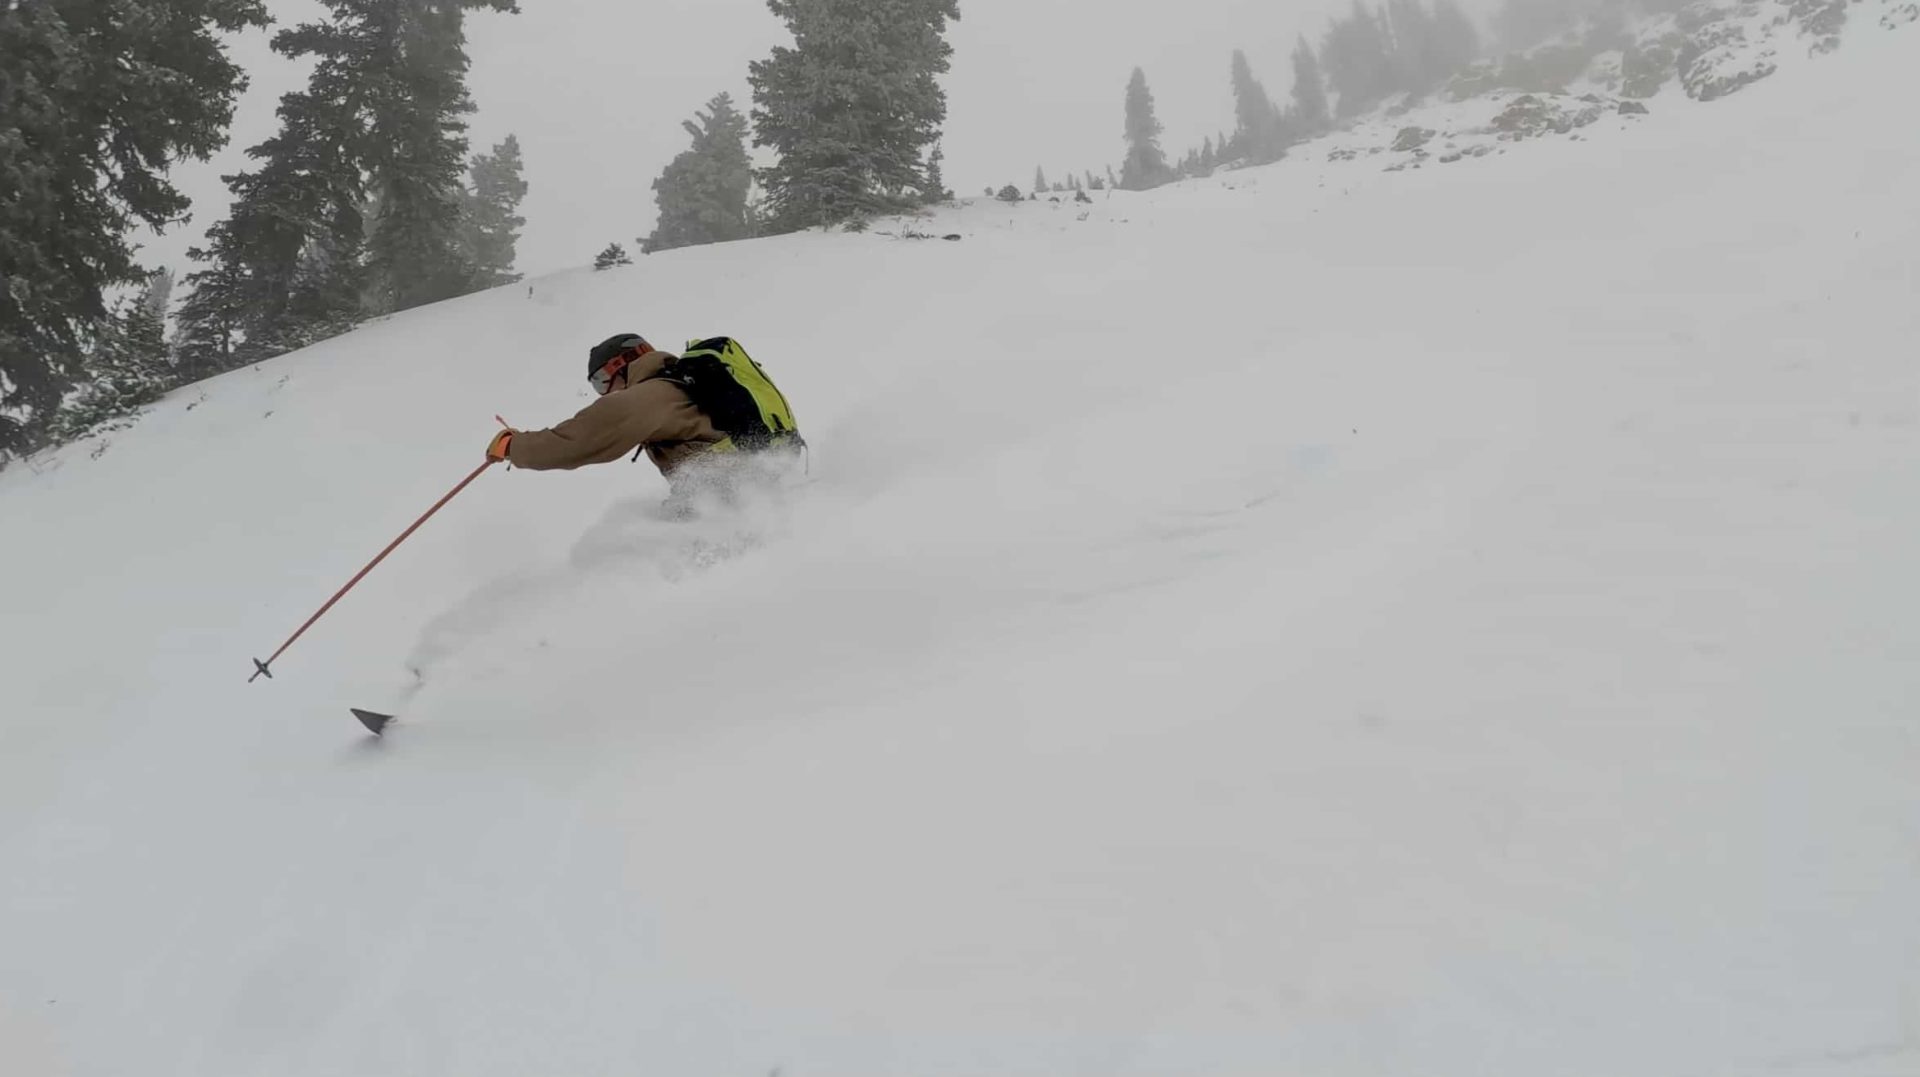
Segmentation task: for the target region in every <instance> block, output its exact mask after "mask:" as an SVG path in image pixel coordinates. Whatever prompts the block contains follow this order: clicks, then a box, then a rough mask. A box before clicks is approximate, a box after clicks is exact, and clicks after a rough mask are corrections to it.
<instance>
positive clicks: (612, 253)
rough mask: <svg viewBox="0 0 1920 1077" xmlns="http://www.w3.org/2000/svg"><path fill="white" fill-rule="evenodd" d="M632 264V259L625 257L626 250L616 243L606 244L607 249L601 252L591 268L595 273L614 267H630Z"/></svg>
mask: <svg viewBox="0 0 1920 1077" xmlns="http://www.w3.org/2000/svg"><path fill="white" fill-rule="evenodd" d="M632 264H633V259H632V258H629V257H627V249H626V248H625V247H622V246H621V245H620V244H618V243H609V244H607V249H606V250H603V251H601V252H600V253H599V255H598V256H596V257H595V258H594V260H593V268H594V270H595V271H596V272H598V271H599V270H602V269H612V268H613V267H614V266H630V265H632Z"/></svg>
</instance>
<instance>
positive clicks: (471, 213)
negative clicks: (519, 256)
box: [462, 135, 527, 291]
mask: <svg viewBox="0 0 1920 1077" xmlns="http://www.w3.org/2000/svg"><path fill="white" fill-rule="evenodd" d="M522 167H523V166H522V164H521V160H520V140H519V139H518V138H516V137H514V136H513V135H508V136H507V137H506V139H505V140H504V141H502V142H500V143H499V144H498V145H496V146H494V147H493V152H492V153H482V154H478V155H476V156H475V157H474V158H473V161H472V162H471V163H470V164H469V166H468V169H467V172H468V176H469V177H470V179H471V182H472V184H473V189H472V191H471V192H469V194H468V196H467V198H466V199H465V212H464V215H463V219H462V229H463V241H462V242H463V247H464V254H465V257H466V259H467V262H468V263H469V264H470V265H472V266H473V280H472V281H471V283H470V287H472V288H473V289H474V290H475V291H479V290H481V289H485V288H497V287H499V286H500V285H502V284H512V283H513V282H514V281H517V280H519V279H520V274H518V273H515V272H514V271H513V263H514V259H515V256H516V248H517V247H518V246H519V243H520V229H521V228H523V227H525V226H526V223H527V219H526V218H525V217H522V216H520V201H521V199H523V198H525V197H526V196H527V181H526V179H525V178H524V176H523V175H522Z"/></svg>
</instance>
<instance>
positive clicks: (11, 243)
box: [0, 0, 267, 454]
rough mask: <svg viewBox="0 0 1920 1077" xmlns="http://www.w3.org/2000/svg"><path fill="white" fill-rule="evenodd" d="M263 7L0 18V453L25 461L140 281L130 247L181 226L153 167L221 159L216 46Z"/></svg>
mask: <svg viewBox="0 0 1920 1077" xmlns="http://www.w3.org/2000/svg"><path fill="white" fill-rule="evenodd" d="M266 19H267V15H266V5H265V4H264V3H262V2H261V0H120V2H118V3H114V4H100V3H77V2H49V0H34V2H29V3H20V2H10V3H0V73H3V74H0V126H3V127H4V128H5V134H0V144H4V146H5V147H6V148H5V152H0V191H4V192H5V197H4V199H0V202H4V204H5V206H6V209H5V211H4V213H0V279H3V280H4V281H5V284H4V286H0V454H6V453H17V452H22V451H25V450H27V449H29V448H31V447H33V445H34V444H35V443H37V441H38V440H40V437H41V436H42V434H43V433H44V432H45V430H44V427H45V425H46V424H47V423H48V422H49V421H50V420H51V419H52V417H53V415H54V413H55V411H56V409H57V407H58V404H59V401H60V398H61V396H62V395H63V394H64V393H65V392H66V391H67V390H68V388H69V387H70V386H71V385H72V384H73V379H74V378H75V377H76V376H77V375H78V374H79V371H80V363H79V358H80V353H81V351H82V348H83V346H84V345H85V343H86V341H87V340H88V339H89V338H91V337H93V336H95V335H97V334H98V333H99V332H100V331H101V330H102V328H103V327H104V325H105V323H106V322H107V320H108V315H109V311H108V308H107V301H106V293H107V291H108V290H109V289H111V288H113V287H115V286H116V285H121V284H131V283H136V282H138V281H139V280H140V279H141V277H142V276H143V270H141V268H140V267H139V266H138V265H137V263H136V262H135V257H134V255H135V251H134V247H133V245H132V244H131V243H130V242H129V238H128V237H129V235H130V234H131V232H132V231H133V230H134V229H136V228H138V227H141V226H151V227H155V228H160V227H164V226H165V225H167V224H170V223H173V222H176V221H178V220H180V219H181V218H182V217H183V215H184V214H185V213H186V211H187V209H188V200H187V198H186V196H185V195H183V194H181V193H180V191H179V190H178V189H176V188H175V187H174V186H173V185H172V184H171V183H170V182H169V181H168V179H167V177H166V167H167V163H168V162H170V161H174V160H179V159H182V158H192V159H197V160H205V159H206V158H207V157H208V156H209V155H211V154H212V153H213V151H215V150H217V149H219V148H220V147H221V146H223V145H225V144H226V140H227V127H228V125H229V124H230V123H231V122H232V119H233V106H234V99H235V97H236V95H237V94H238V92H239V90H240V88H241V87H242V86H244V85H245V75H244V74H243V73H242V72H241V70H240V68H239V67H237V66H236V65H235V64H234V63H233V62H232V61H231V60H230V59H228V57H227V53H226V44H225V40H224V39H223V37H222V34H223V32H230V31H236V30H240V29H243V28H245V27H249V26H259V25H263V24H264V23H265V22H266Z"/></svg>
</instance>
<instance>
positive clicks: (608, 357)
mask: <svg viewBox="0 0 1920 1077" xmlns="http://www.w3.org/2000/svg"><path fill="white" fill-rule="evenodd" d="M652 347H653V345H651V344H648V343H647V338H646V337H643V336H641V335H640V334H638V333H615V334H614V335H612V336H610V337H608V338H607V339H605V340H603V341H601V342H600V343H598V344H596V345H594V346H593V349H592V350H591V351H589V352H587V376H588V377H592V376H594V375H595V374H598V373H600V368H601V367H603V366H606V365H607V364H608V363H610V362H612V361H613V360H614V358H615V357H616V356H620V355H625V354H626V353H627V352H630V351H640V352H644V351H648V350H650V349H651V348H652Z"/></svg>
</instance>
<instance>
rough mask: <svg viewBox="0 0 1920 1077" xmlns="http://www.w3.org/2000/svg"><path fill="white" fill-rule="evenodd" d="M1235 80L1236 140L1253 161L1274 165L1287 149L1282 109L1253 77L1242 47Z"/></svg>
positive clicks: (1235, 57) (1235, 61) (1236, 60)
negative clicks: (1283, 134) (1284, 139)
mask: <svg viewBox="0 0 1920 1077" xmlns="http://www.w3.org/2000/svg"><path fill="white" fill-rule="evenodd" d="M1232 82H1233V102H1234V119H1235V122H1236V124H1237V126H1236V127H1235V128H1234V141H1235V142H1236V143H1237V144H1238V145H1239V146H1240V148H1241V149H1242V151H1243V152H1244V154H1245V156H1246V158H1247V160H1248V161H1249V162H1250V163H1252V164H1256V165H1263V164H1271V163H1273V162H1274V161H1277V160H1279V159H1280V155H1281V153H1282V151H1283V150H1284V149H1285V144H1284V142H1282V140H1281V131H1280V126H1281V125H1280V110H1279V109H1277V108H1275V107H1274V104H1273V98H1271V97H1268V96H1267V89H1266V87H1265V86H1262V85H1261V84H1260V80H1259V79H1256V78H1254V77H1253V68H1252V66H1251V65H1249V64H1248V63H1247V54H1246V53H1244V52H1242V51H1240V50H1239V49H1235V50H1234V52H1233V75H1232Z"/></svg>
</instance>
